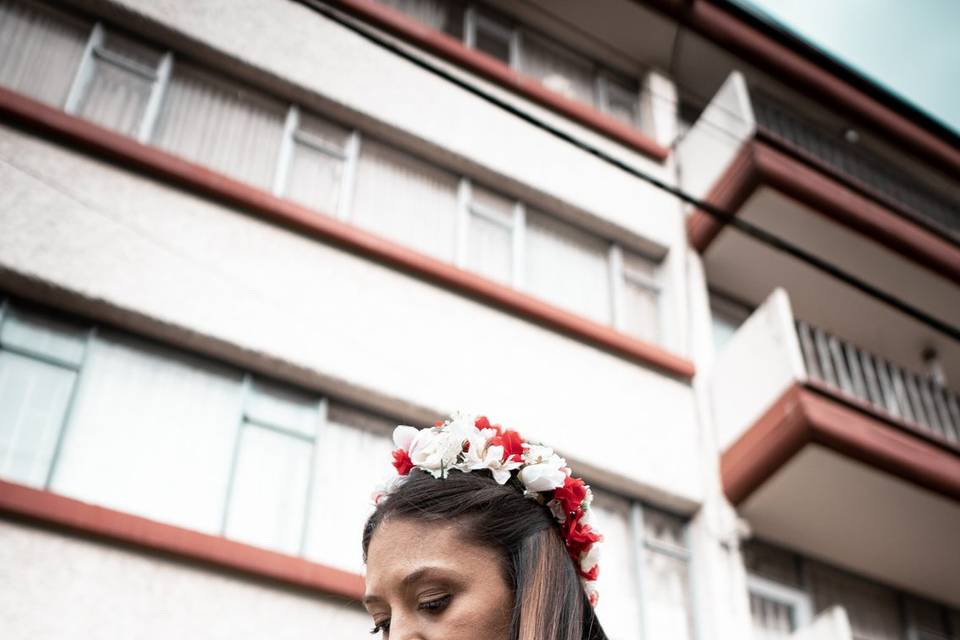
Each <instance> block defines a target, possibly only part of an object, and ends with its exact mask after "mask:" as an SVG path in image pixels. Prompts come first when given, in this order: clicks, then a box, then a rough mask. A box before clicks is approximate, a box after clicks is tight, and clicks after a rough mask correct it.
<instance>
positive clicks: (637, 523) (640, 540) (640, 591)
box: [630, 502, 647, 640]
mask: <svg viewBox="0 0 960 640" xmlns="http://www.w3.org/2000/svg"><path fill="white" fill-rule="evenodd" d="M630 543H631V544H630V546H631V547H632V548H633V551H634V554H633V575H634V579H635V580H636V581H637V598H638V599H639V600H640V606H639V607H638V608H639V610H640V637H639V638H638V640H645V638H646V636H647V620H646V611H645V610H644V607H645V604H646V601H645V600H644V597H643V596H644V575H643V574H644V573H645V572H646V569H647V567H646V562H645V559H646V558H645V556H646V553H647V544H646V540H645V534H644V527H643V507H641V506H640V504H639V503H636V502H634V503H632V504H631V505H630Z"/></svg>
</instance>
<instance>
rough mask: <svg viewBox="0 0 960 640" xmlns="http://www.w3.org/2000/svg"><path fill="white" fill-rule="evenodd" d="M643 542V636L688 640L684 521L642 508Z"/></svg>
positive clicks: (690, 632) (687, 560)
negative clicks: (644, 629) (644, 633)
mask: <svg viewBox="0 0 960 640" xmlns="http://www.w3.org/2000/svg"><path fill="white" fill-rule="evenodd" d="M643 541H644V562H643V602H644V613H645V621H646V624H645V627H646V632H647V633H646V637H648V638H676V639H678V640H683V639H690V638H692V637H693V621H692V617H691V616H692V611H693V609H692V607H691V604H690V570H689V563H690V552H689V550H688V548H687V541H686V529H685V527H684V523H683V521H682V520H681V519H680V518H678V517H676V516H674V515H671V514H668V513H665V512H662V511H657V510H654V509H649V508H648V509H644V510H643Z"/></svg>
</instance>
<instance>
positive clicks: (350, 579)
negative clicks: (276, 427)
mask: <svg viewBox="0 0 960 640" xmlns="http://www.w3.org/2000/svg"><path fill="white" fill-rule="evenodd" d="M0 513H7V514H13V515H16V516H19V517H23V518H27V519H30V520H36V521H40V522H43V523H47V524H53V525H56V526H57V527H62V528H64V529H67V530H69V531H76V532H81V533H84V534H89V535H93V536H96V537H98V538H104V539H107V540H111V541H115V542H122V543H125V544H130V545H134V546H136V547H141V548H144V549H149V550H151V551H160V552H163V553H169V554H172V555H174V556H177V557H179V558H186V559H189V560H194V561H199V562H203V563H206V564H210V565H214V566H216V567H222V568H226V569H231V570H234V571H240V572H242V573H245V574H250V575H254V576H258V577H262V578H268V579H270V580H276V581H279V582H283V583H285V584H290V585H295V586H298V587H303V588H306V589H310V590H313V591H318V592H320V593H323V594H327V595H332V596H337V597H343V598H348V599H350V600H356V601H359V600H360V599H361V598H362V597H363V593H364V585H363V577H362V576H360V575H357V574H355V573H348V572H346V571H342V570H340V569H334V568H332V567H328V566H325V565H322V564H318V563H316V562H310V561H309V560H304V559H303V558H297V557H294V556H288V555H286V554H283V553H277V552H275V551H268V550H266V549H260V548H258V547H252V546H250V545H246V544H243V543H240V542H235V541H233V540H227V539H226V538H221V537H219V536H212V535H208V534H205V533H199V532H197V531H191V530H189V529H182V528H180V527H175V526H172V525H169V524H163V523H160V522H155V521H153V520H148V519H147V518H141V517H139V516H134V515H130V514H128V513H122V512H120V511H114V510H112V509H106V508H103V507H97V506H94V505H91V504H87V503H85V502H81V501H79V500H74V499H72V498H66V497H64V496H60V495H57V494H55V493H51V492H49V491H41V490H39V489H31V488H29V487H25V486H22V485H19V484H15V483H12V482H4V481H2V480H0ZM358 548H359V547H358Z"/></svg>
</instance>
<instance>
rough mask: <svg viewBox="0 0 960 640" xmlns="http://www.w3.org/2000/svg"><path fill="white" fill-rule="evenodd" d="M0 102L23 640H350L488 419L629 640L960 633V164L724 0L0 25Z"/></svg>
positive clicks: (14, 526) (126, 15)
mask: <svg viewBox="0 0 960 640" xmlns="http://www.w3.org/2000/svg"><path fill="white" fill-rule="evenodd" d="M0 114H2V118H0V187H2V188H0V567H2V568H0V596H2V597H0V621H2V626H3V628H4V637H11V638H31V639H33V638H74V637H117V636H120V635H130V636H134V637H140V638H167V637H171V636H178V637H200V636H202V637H205V638H228V637H229V638H243V637H251V638H253V637H262V636H269V637H274V638H303V637H313V636H316V637H322V638H332V639H339V638H352V637H356V636H357V634H360V633H363V632H364V631H365V630H367V629H368V628H369V626H370V625H369V620H368V618H367V616H366V614H365V613H364V612H363V610H362V608H361V607H360V606H359V604H358V598H359V597H360V595H361V594H362V589H363V579H362V573H363V566H362V562H361V558H360V545H359V539H360V530H361V526H362V523H363V521H364V518H365V517H366V515H367V514H368V513H369V511H370V509H371V508H372V506H371V503H370V498H369V495H370V493H371V491H372V489H373V487H374V486H375V485H376V484H377V483H378V481H379V480H380V479H382V478H383V477H385V476H386V475H388V474H389V472H390V467H389V460H390V456H389V452H390V449H391V443H390V439H389V434H390V431H391V428H392V426H393V425H395V424H397V423H407V424H424V425H426V424H431V423H432V422H433V421H434V420H435V419H436V418H437V417H438V416H442V415H444V414H447V413H450V412H452V411H454V410H457V409H466V410H472V411H477V412H483V413H486V414H488V415H490V416H491V417H492V418H494V419H495V420H497V421H500V422H502V423H504V424H507V425H511V426H514V427H516V428H518V429H520V430H521V431H522V432H523V433H524V434H525V435H528V436H529V437H531V438H537V439H540V440H543V441H544V442H546V443H549V444H551V445H552V446H554V447H556V448H557V449H558V450H559V451H561V452H562V453H563V454H564V455H565V456H566V457H567V458H568V459H569V460H571V463H572V464H573V465H574V467H575V468H576V469H577V470H578V471H582V474H583V475H584V477H585V478H587V479H588V481H589V482H590V483H591V484H592V485H593V487H594V490H595V493H596V495H597V502H596V503H595V504H596V506H597V508H598V520H599V521H600V525H601V526H602V529H603V532H604V534H605V537H606V540H605V545H604V560H603V569H602V573H601V576H600V585H599V587H600V590H601V594H602V595H601V601H600V604H599V609H598V611H599V614H600V617H601V620H602V622H603V624H604V626H605V628H606V629H607V631H608V633H609V635H610V637H611V638H614V639H618V640H619V639H628V638H645V639H646V640H656V639H659V638H670V639H675V638H676V639H681V640H683V639H689V640H711V639H727V638H749V637H754V638H757V639H775V638H776V639H779V638H791V637H796V638H814V639H818V640H848V639H854V638H856V639H858V640H888V639H889V640H956V639H957V638H960V502H958V501H960V407H958V396H957V392H956V390H957V386H956V381H957V380H958V379H960V346H958V345H960V342H958V335H957V321H958V318H960V314H957V312H956V310H957V309H960V286H958V284H957V283H958V282H960V235H958V234H960V231H958V229H960V206H958V202H960V183H958V181H957V179H956V176H957V174H958V172H957V169H958V168H960V145H958V144H957V138H956V135H955V134H953V133H951V132H949V131H945V130H943V129H941V128H938V127H937V126H936V125H935V124H934V123H931V122H930V121H927V120H925V119H924V118H923V117H922V116H920V115H918V114H917V113H916V112H914V111H912V110H911V109H910V108H909V107H906V106H904V105H903V104H901V103H899V102H897V101H895V100H894V99H893V98H891V97H890V96H888V95H886V94H884V93H883V92H881V91H880V90H878V89H877V88H875V87H873V86H872V85H868V84H867V83H866V82H865V81H863V80H862V79H860V78H857V77H855V76H853V75H852V74H850V73H849V72H848V71H846V70H844V69H842V68H839V67H837V66H836V65H833V64H831V63H830V62H829V61H826V60H824V59H822V58H820V57H818V56H817V55H816V54H815V53H812V52H811V51H809V50H808V49H806V48H804V46H803V45H802V43H798V42H795V41H793V40H792V39H791V38H789V37H788V36H786V35H785V34H783V33H780V32H778V31H775V30H773V29H772V28H770V27H768V26H766V25H764V24H763V23H761V22H758V21H757V20H755V19H754V18H752V17H751V16H749V15H748V14H746V13H744V12H742V11H741V10H739V9H737V8H736V7H735V6H733V5H728V4H726V3H724V2H720V1H719V0H717V1H715V2H714V1H708V0H694V1H693V2H690V3H685V4H680V3H673V2H669V1H667V0H598V1H597V2H591V3H581V2H567V1H562V2H546V1H541V0H525V1H524V2H506V1H491V2H482V3H480V2H477V3H474V2H460V1H456V0H448V1H443V0H389V1H387V0H383V1H381V0H329V2H321V1H314V0H259V1H258V2H242V3H241V2H228V1H225V0H199V1H196V2H175V1H167V2H148V1H146V0H64V1H62V2H52V1H40V0H0ZM664 187H666V189H665V188H664ZM670 189H673V190H677V191H680V192H683V193H684V194H687V195H688V196H689V197H688V198H687V199H686V200H684V199H682V198H678V197H677V196H676V194H675V193H671V192H670V191H669V190H670ZM697 202H700V204H699V205H698V204H697ZM718 210H719V211H720V212H726V213H727V214H729V215H728V216H721V217H718V216H717V215H715V214H716V213H717V211H718ZM744 228H747V232H746V233H745V232H744ZM751 229H752V230H753V231H754V232H753V233H752V235H751V233H750V230H751ZM767 236H773V237H774V238H779V239H781V240H783V241H786V242H787V243H788V244H789V245H790V246H789V247H787V250H786V251H785V250H784V247H782V246H779V247H778V246H775V245H776V242H775V241H771V240H770V239H769V237H767ZM791 251H792V253H791ZM824 267H825V268H826V269H827V270H829V269H830V268H832V269H834V270H839V271H840V272H842V273H841V274H839V277H838V274H836V273H833V274H831V273H827V271H826V270H825V268H824ZM843 278H846V280H844V279H843ZM585 433H587V434H589V436H588V437H586V438H585V437H584V434H585Z"/></svg>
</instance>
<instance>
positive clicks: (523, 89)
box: [332, 0, 670, 162]
mask: <svg viewBox="0 0 960 640" xmlns="http://www.w3.org/2000/svg"><path fill="white" fill-rule="evenodd" d="M332 2H333V4H335V5H336V6H338V7H340V8H342V9H344V10H345V11H347V12H349V13H351V14H353V15H355V16H357V17H359V18H361V19H363V20H364V21H366V22H370V23H371V24H374V25H376V26H377V27H379V28H381V29H383V30H385V31H387V32H389V33H392V34H394V35H396V36H399V37H401V38H403V39H404V40H407V41H409V42H413V43H414V44H416V45H417V46H418V47H421V48H422V49H425V50H427V51H429V52H430V53H433V54H434V55H437V56H439V57H441V58H444V59H445V60H449V61H450V62H453V63H454V64H457V65H459V66H461V67H463V68H465V69H468V70H470V71H471V72H473V73H476V74H477V75H479V76H482V77H483V78H486V79H487V80H490V81H492V82H495V83H497V84H499V85H500V86H502V87H504V88H506V89H509V90H510V91H513V92H514V93H517V94H519V95H521V96H523V97H524V98H527V99H528V100H531V101H533V102H536V103H537V104H539V105H541V106H544V107H547V108H548V109H551V110H553V111H556V112H557V113H559V114H562V115H564V116H566V117H567V118H570V119H571V120H573V121H575V122H578V123H580V124H582V125H584V126H586V127H588V128H590V129H593V130H594V131H596V132H598V133H601V134H603V135H605V136H607V137H609V138H611V139H613V140H616V141H617V142H620V143H621V144H624V145H626V146H628V147H630V148H631V149H634V150H636V151H639V152H640V153H643V154H644V155H647V156H649V157H651V158H653V159H655V160H658V161H661V162H662V161H664V160H666V159H667V157H668V156H669V155H670V149H668V148H667V147H664V146H663V145H660V144H658V143H657V142H655V141H654V140H653V139H651V138H650V137H649V136H647V135H646V134H644V133H642V132H641V131H639V130H638V129H636V128H635V127H631V126H630V125H628V124H625V123H623V122H620V121H619V120H617V119H616V118H613V117H611V116H609V115H607V114H605V113H603V112H602V111H598V110H597V109H595V108H594V107H592V106H590V105H588V104H585V103H583V102H580V101H578V100H572V99H570V98H567V97H566V96H563V95H561V94H559V93H556V92H555V91H551V90H550V89H548V88H547V87H545V86H544V85H543V84H541V83H540V82H539V81H537V80H534V79H533V78H531V77H528V76H525V75H523V74H522V73H519V72H517V71H515V70H514V69H511V68H510V67H509V66H508V65H506V64H504V63H502V62H500V61H499V60H497V59H496V58H493V57H492V56H489V55H487V54H485V53H482V52H480V51H476V50H475V49H471V48H469V47H467V46H466V45H464V44H463V43H462V42H460V41H459V40H457V39H456V38H453V37H451V36H449V35H447V34H445V33H442V32H440V31H437V30H435V29H432V28H430V27H428V26H426V25H424V24H422V23H420V22H417V21H416V20H414V19H413V18H410V17H408V16H406V15H404V14H403V13H401V12H399V11H397V10H396V9H393V8H391V7H388V6H386V5H384V4H381V3H379V2H376V0H332Z"/></svg>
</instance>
